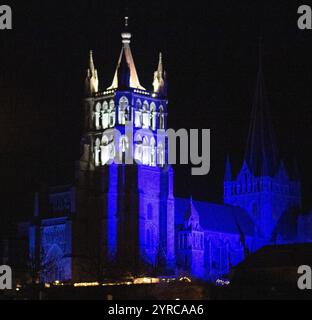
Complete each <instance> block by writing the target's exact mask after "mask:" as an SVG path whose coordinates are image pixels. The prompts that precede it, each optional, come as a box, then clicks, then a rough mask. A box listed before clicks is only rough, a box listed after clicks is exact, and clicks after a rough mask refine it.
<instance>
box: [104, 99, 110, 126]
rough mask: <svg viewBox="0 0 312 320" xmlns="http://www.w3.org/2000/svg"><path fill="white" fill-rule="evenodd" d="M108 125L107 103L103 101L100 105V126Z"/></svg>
mask: <svg viewBox="0 0 312 320" xmlns="http://www.w3.org/2000/svg"><path fill="white" fill-rule="evenodd" d="M108 125H109V114H108V103H107V101H104V103H103V107H102V128H103V129H107V128H108Z"/></svg>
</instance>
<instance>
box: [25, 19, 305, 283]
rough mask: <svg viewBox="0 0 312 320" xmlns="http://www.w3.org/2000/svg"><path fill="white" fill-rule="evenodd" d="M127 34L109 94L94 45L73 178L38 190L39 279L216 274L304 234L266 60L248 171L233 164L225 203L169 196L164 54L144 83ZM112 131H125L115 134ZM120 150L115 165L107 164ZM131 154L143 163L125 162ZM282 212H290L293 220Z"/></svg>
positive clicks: (33, 246)
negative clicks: (282, 153)
mask: <svg viewBox="0 0 312 320" xmlns="http://www.w3.org/2000/svg"><path fill="white" fill-rule="evenodd" d="M130 41H131V33H130V32H129V31H128V29H127V23H126V30H125V32H123V33H122V50H121V54H120V57H119V60H118V64H117V68H116V72H115V75H114V78H113V81H112V84H111V86H109V87H108V88H107V89H106V90H103V91H101V90H99V77H98V73H97V69H96V67H95V64H94V61H93V56H92V52H91V53H90V59H89V66H88V71H87V78H86V82H85V88H86V98H85V100H84V112H85V115H84V133H83V136H82V139H81V149H82V155H81V158H80V160H79V161H78V162H77V166H76V181H75V183H74V184H73V186H64V187H62V186H61V187H56V188H50V189H47V190H41V191H40V192H38V193H37V194H36V197H35V210H34V217H33V219H32V221H31V225H30V227H29V248H30V249H29V251H30V261H32V263H33V264H34V265H35V266H36V268H37V270H38V272H39V274H40V277H41V280H42V281H45V282H51V281H55V280H60V281H65V280H68V281H74V282H76V281H92V280H97V279H100V278H101V277H105V276H107V275H108V274H109V273H110V272H112V271H114V270H115V271H120V272H121V273H122V272H124V273H125V274H127V273H129V272H132V273H136V272H137V273H138V272H140V271H141V270H153V272H157V271H158V272H161V273H164V272H168V273H169V272H170V273H174V272H178V273H188V274H190V275H192V276H194V277H198V278H202V279H206V280H215V279H217V278H218V277H220V276H222V275H223V274H227V273H229V271H230V269H231V267H233V266H235V265H237V264H238V263H240V262H241V261H242V260H244V259H245V258H246V256H247V255H248V254H249V253H250V252H254V251H256V250H257V249H258V248H260V247H262V246H263V245H266V244H269V243H280V242H297V241H298V239H300V236H299V235H298V229H297V215H294V214H293V212H294V211H296V210H298V209H300V206H301V194H300V182H299V179H298V177H297V176H295V175H292V176H290V175H289V174H288V173H287V171H286V168H285V166H284V164H283V162H281V161H278V156H277V149H276V146H275V143H274V138H273V133H272V128H271V122H270V119H269V111H268V105H267V101H266V96H265V90H264V81H263V76H262V65H261V60H260V65H259V73H258V80H257V88H256V96H255V101H254V105H253V111H252V121H251V126H250V133H249V138H248V145H247V149H246V155H245V160H244V163H243V166H242V169H241V171H240V172H239V174H238V175H237V176H233V175H232V172H231V171H232V170H231V165H230V161H229V159H228V160H227V164H226V174H225V179H224V203H225V204H224V205H221V204H213V203H208V202H198V201H193V199H192V198H191V199H183V198H175V197H174V194H173V183H174V173H173V170H172V168H171V166H170V165H168V164H167V163H168V162H167V148H168V146H167V141H166V136H165V133H163V134H162V136H159V132H158V131H157V129H166V128H167V116H168V113H169V112H170V107H169V105H168V101H167V80H166V73H165V70H164V65H163V59H162V56H161V55H160V57H159V64H158V67H157V70H156V71H155V73H154V82H153V90H150V91H149V90H146V89H145V88H144V87H142V85H141V84H140V81H139V77H138V74H137V72H136V67H135V64H134V60H133V57H132V53H131V49H130ZM127 122H130V123H131V128H132V132H131V137H130V138H132V141H134V143H133V144H131V143H130V141H131V140H130V139H129V135H128V134H127V132H126V129H125V124H126V123H127ZM113 128H117V129H118V130H119V132H120V133H121V135H120V136H113V135H110V131H108V130H109V129H113ZM138 132H140V134H137V133H138ZM157 135H158V136H157ZM115 156H118V157H119V159H120V164H110V162H111V160H112V159H113V158H115ZM131 157H133V158H134V159H136V160H138V162H139V163H140V164H135V165H127V164H126V161H127V159H129V158H131ZM285 217H290V218H291V217H295V218H294V220H295V224H294V225H293V224H291V227H292V228H288V227H289V226H290V224H289V223H288V221H289V220H287V219H288V218H287V219H285ZM291 229H294V230H295V231H294V232H290V230H291ZM304 239H308V238H306V237H305V238H304ZM309 239H310V240H311V236H310V238H309Z"/></svg>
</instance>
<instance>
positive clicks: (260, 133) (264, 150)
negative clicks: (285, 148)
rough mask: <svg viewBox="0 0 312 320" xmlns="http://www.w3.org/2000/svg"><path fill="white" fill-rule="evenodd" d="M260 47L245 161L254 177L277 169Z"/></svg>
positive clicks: (266, 174)
mask: <svg viewBox="0 0 312 320" xmlns="http://www.w3.org/2000/svg"><path fill="white" fill-rule="evenodd" d="M261 47H262V46H261V41H260V45H259V70H258V76H257V84H256V91H255V97H254V102H253V107H252V113H251V123H250V128H249V135H248V140H247V148H246V153H245V160H246V162H247V164H248V166H249V168H250V170H251V172H252V174H253V175H254V176H273V175H274V174H275V172H276V169H277V165H278V163H277V147H276V143H275V137H274V133H273V127H272V120H271V115H270V111H269V104H268V100H267V96H266V90H265V83H264V79H263V70H262V52H261V51H262V48H261Z"/></svg>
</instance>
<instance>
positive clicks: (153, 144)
mask: <svg viewBox="0 0 312 320" xmlns="http://www.w3.org/2000/svg"><path fill="white" fill-rule="evenodd" d="M150 149H151V166H152V167H155V166H156V162H157V161H156V154H157V152H156V140H155V138H154V137H152V138H151V142H150Z"/></svg>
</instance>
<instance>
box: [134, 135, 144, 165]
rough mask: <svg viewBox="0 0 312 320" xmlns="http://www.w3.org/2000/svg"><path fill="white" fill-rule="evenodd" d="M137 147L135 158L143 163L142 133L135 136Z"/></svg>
mask: <svg viewBox="0 0 312 320" xmlns="http://www.w3.org/2000/svg"><path fill="white" fill-rule="evenodd" d="M134 143H135V148H134V159H135V160H136V161H137V162H139V163H142V137H141V135H139V134H138V135H136V136H135V141H134Z"/></svg>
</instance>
